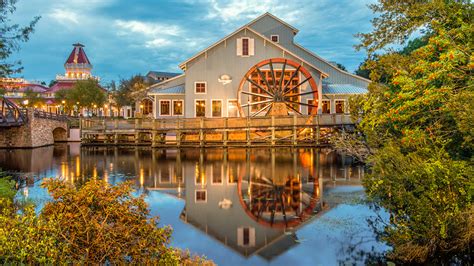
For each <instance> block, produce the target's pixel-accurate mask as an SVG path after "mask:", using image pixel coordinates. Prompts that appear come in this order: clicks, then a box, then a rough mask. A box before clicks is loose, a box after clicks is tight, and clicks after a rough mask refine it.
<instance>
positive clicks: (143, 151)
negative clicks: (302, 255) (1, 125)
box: [0, 145, 364, 260]
mask: <svg viewBox="0 0 474 266" xmlns="http://www.w3.org/2000/svg"><path fill="white" fill-rule="evenodd" d="M0 167H2V168H4V169H12V170H15V171H20V172H22V173H33V175H35V176H36V177H37V178H38V177H39V178H41V177H47V176H56V177H62V178H64V179H66V180H69V181H71V182H75V183H79V184H80V183H82V182H84V180H86V179H87V178H89V177H102V178H104V179H105V180H107V181H108V182H110V183H112V184H113V183H117V182H121V181H125V180H131V181H133V182H134V183H135V185H136V187H137V188H139V190H140V191H142V192H144V193H151V191H160V192H163V193H167V194H169V195H173V196H175V197H176V198H178V199H180V200H183V201H185V207H184V209H183V210H182V212H181V215H180V219H181V220H182V221H183V222H185V223H188V224H191V225H193V226H194V227H195V228H197V229H198V230H201V231H203V232H204V233H206V234H207V235H209V236H211V237H213V238H214V239H217V240H218V241H220V242H221V243H222V244H223V245H226V246H228V247H229V248H231V249H233V250H235V251H236V252H238V253H240V254H242V255H243V256H252V255H258V256H261V257H263V258H265V259H267V260H271V259H272V258H274V257H276V256H278V255H279V254H281V253H282V252H284V251H286V250H288V249H289V248H291V247H292V246H294V245H297V244H298V242H299V241H298V239H297V237H296V234H295V231H296V230H298V228H299V227H301V226H302V225H304V224H305V223H307V222H308V221H310V220H311V219H312V218H314V217H317V216H318V215H320V214H322V213H324V212H325V211H326V210H328V209H329V208H331V207H334V206H335V204H336V203H332V202H331V201H330V200H328V199H326V198H325V197H326V195H327V194H328V193H329V192H330V191H331V190H333V189H335V188H337V187H338V186H360V180H361V178H362V177H363V174H364V171H363V168H362V167H361V166H353V165H351V160H350V159H349V158H347V157H344V156H342V155H338V154H336V153H335V152H333V151H331V150H315V149H228V150H223V149H207V150H202V149H201V150H200V149H190V150H181V151H179V150H158V149H150V148H117V147H87V148H80V147H79V145H56V146H54V147H45V148H40V149H33V150H14V151H9V152H7V153H0ZM29 185H30V186H31V185H33V184H32V182H30V184H29ZM162 215H165V214H162Z"/></svg>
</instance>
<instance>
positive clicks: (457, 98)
mask: <svg viewBox="0 0 474 266" xmlns="http://www.w3.org/2000/svg"><path fill="white" fill-rule="evenodd" d="M371 7H372V9H373V10H374V11H375V12H377V13H381V14H380V16H378V17H376V18H375V19H374V20H373V26H374V30H373V31H372V32H370V33H364V34H359V37H361V41H362V42H361V45H360V47H361V48H366V49H367V52H368V57H369V58H372V59H373V58H375V59H376V60H368V62H367V63H366V64H365V68H366V69H367V70H369V71H370V78H371V80H372V81H374V82H373V83H371V84H370V85H369V93H368V94H367V95H365V96H359V97H357V98H355V99H353V101H354V104H352V107H351V108H352V110H351V113H352V114H353V115H354V118H355V119H360V121H361V122H360V123H359V125H358V129H359V130H360V133H361V136H363V140H364V142H365V143H366V144H367V145H368V146H369V147H370V149H371V155H370V156H369V159H368V163H369V165H370V166H371V173H370V174H369V175H368V176H367V178H366V179H365V180H364V186H365V187H366V191H367V195H368V198H369V200H371V201H372V202H373V203H374V204H376V205H377V206H379V207H382V208H384V209H385V210H387V211H388V212H389V213H390V221H389V222H390V223H389V224H388V225H386V226H384V227H383V230H382V231H379V232H378V233H379V235H380V237H381V238H382V239H383V240H385V241H386V242H387V243H388V244H389V245H391V246H392V247H393V251H392V252H390V253H389V254H388V255H389V257H390V258H391V259H394V260H396V261H399V262H401V263H429V262H431V263H437V262H438V263H443V262H449V261H457V262H458V263H459V262H463V261H465V262H467V261H469V259H470V252H469V251H470V250H472V247H473V245H474V227H473V225H474V224H473V219H472V217H473V215H474V208H473V207H472V187H471V186H472V176H473V175H474V169H473V165H472V160H473V147H474V146H473V145H474V144H473V141H472V140H473V138H474V90H473V88H474V86H473V85H474V82H473V81H474V80H473V75H472V74H473V73H472V72H473V69H474V63H473V59H474V54H473V48H474V46H473V40H474V36H473V33H474V31H473V28H472V15H473V4H471V3H470V1H409V0H405V1H389V0H379V2H378V3H377V4H374V5H372V6H371ZM420 27H424V28H425V29H426V31H427V35H426V39H425V40H423V39H422V40H421V41H414V42H411V43H409V44H408V46H407V47H406V48H405V49H402V50H401V51H399V52H397V51H393V50H390V49H389V50H388V51H387V52H386V53H385V54H380V55H375V54H374V52H375V51H380V50H381V49H384V48H386V47H387V46H389V45H391V44H393V43H404V42H405V41H406V40H407V39H408V37H409V34H410V33H413V32H415V31H417V30H419V29H420Z"/></svg>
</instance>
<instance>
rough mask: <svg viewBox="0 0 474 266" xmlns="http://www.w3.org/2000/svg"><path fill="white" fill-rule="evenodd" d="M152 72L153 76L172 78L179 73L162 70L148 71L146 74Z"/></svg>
mask: <svg viewBox="0 0 474 266" xmlns="http://www.w3.org/2000/svg"><path fill="white" fill-rule="evenodd" d="M150 74H153V75H154V76H155V77H164V78H172V77H176V76H178V75H181V74H180V73H171V72H162V71H148V73H147V76H148V75H150Z"/></svg>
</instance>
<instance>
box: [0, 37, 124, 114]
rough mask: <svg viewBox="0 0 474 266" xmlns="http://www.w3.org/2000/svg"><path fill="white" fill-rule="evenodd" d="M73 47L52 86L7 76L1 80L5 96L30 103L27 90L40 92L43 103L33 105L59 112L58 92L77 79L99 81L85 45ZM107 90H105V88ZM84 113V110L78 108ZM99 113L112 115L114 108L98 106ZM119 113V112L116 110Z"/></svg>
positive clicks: (61, 107) (71, 85)
mask: <svg viewBox="0 0 474 266" xmlns="http://www.w3.org/2000/svg"><path fill="white" fill-rule="evenodd" d="M73 47H74V48H73V49H72V51H71V53H70V54H69V56H68V58H67V60H66V62H65V63H64V69H65V74H64V75H56V81H55V83H54V85H52V86H51V87H50V88H48V87H46V86H43V85H40V84H34V83H31V82H28V81H26V80H24V79H15V78H5V79H1V80H0V87H2V88H5V89H6V93H5V96H6V97H7V98H10V99H12V100H13V101H14V102H16V103H17V104H18V105H29V104H28V103H27V102H25V93H26V92H27V91H31V92H35V93H38V95H39V98H41V99H43V101H42V103H41V104H38V105H36V106H33V107H35V108H37V109H41V110H43V111H47V112H52V113H59V112H62V111H63V110H64V106H63V103H62V102H59V101H58V100H57V99H56V93H57V92H58V91H60V90H65V89H66V90H67V89H71V88H73V87H74V84H76V82H77V81H80V80H87V79H94V80H97V81H99V78H98V77H95V76H92V73H91V71H92V68H93V66H92V64H91V62H90V61H89V58H88V57H87V55H86V52H85V51H84V45H82V44H80V43H75V44H73ZM104 91H105V90H104ZM78 111H81V113H84V110H78ZM96 111H97V114H98V115H101V116H102V115H111V113H112V110H109V106H108V105H107V106H103V107H98V108H97V110H96ZM115 113H117V112H115Z"/></svg>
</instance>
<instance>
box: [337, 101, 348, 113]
mask: <svg viewBox="0 0 474 266" xmlns="http://www.w3.org/2000/svg"><path fill="white" fill-rule="evenodd" d="M344 105H345V100H336V114H343V113H345V111H346V109H345V108H344V107H345V106H344Z"/></svg>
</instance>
